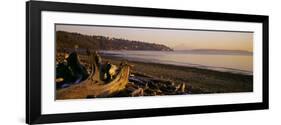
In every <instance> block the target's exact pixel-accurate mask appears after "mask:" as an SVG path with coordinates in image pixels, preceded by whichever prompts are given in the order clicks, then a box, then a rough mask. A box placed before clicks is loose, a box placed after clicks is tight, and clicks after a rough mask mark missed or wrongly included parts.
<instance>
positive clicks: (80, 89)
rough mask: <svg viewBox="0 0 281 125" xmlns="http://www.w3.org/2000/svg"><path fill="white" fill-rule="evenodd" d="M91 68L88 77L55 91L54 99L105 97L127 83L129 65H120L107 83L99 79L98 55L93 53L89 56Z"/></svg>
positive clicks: (119, 89) (121, 88) (122, 87)
mask: <svg viewBox="0 0 281 125" xmlns="http://www.w3.org/2000/svg"><path fill="white" fill-rule="evenodd" d="M89 61H90V64H91V67H92V70H91V73H90V75H89V77H88V78H87V79H86V80H84V81H82V82H81V83H79V84H75V85H72V86H70V87H68V88H64V89H60V90H58V91H57V92H56V99H82V98H87V97H107V96H112V95H113V94H115V93H117V92H119V91H121V90H123V89H124V88H125V86H126V85H127V83H128V78H129V74H130V66H129V65H127V64H122V65H120V71H119V72H118V73H117V75H116V76H115V77H114V79H112V80H110V81H109V82H108V83H105V81H103V80H101V74H100V68H99V67H100V62H101V60H100V57H99V56H98V55H97V54H96V53H94V54H91V55H90V58H89Z"/></svg>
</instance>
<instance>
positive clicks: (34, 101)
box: [26, 1, 269, 124]
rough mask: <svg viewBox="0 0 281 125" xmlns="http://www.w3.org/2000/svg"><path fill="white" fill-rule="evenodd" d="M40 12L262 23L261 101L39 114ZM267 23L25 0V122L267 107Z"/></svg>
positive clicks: (257, 18) (256, 18) (222, 15)
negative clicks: (26, 0)
mask: <svg viewBox="0 0 281 125" xmlns="http://www.w3.org/2000/svg"><path fill="white" fill-rule="evenodd" d="M41 11H60V12H79V13H99V14H114V15H133V16H148V17H169V18H181V19H207V20H220V21H241V22H257V23H262V30H263V31H262V42H263V43H262V44H263V54H262V56H263V57H262V59H263V67H262V69H263V73H262V75H263V78H262V79H263V81H262V83H263V85H262V87H263V91H262V92H263V94H262V95H263V99H262V102H260V103H241V104H225V105H209V106H208V105H206V106H192V107H169V108H154V109H137V110H120V111H102V112H86V113H69V114H50V115H43V114H42V113H41ZM268 25H269V19H268V16H264V15H247V14H229V13H216V12H199V11H183V10H168V9H153V8H136V7H120V6H105V5H90V4H77V3H62V2H41V1H28V2H27V3H26V123H27V124H40V123H57V122H73V121H88V120H104V119H120V118H137V117H151V116H168V115H182V114H195V113H213V112H229V111H244V110H258V109H268V108H269V95H268V94H269V89H268V82H269V80H268V76H269V73H268V67H269V64H268V62H269V61H268V60H269V59H268V55H269V53H268V48H269V41H268V40H269V38H268V34H269V32H268Z"/></svg>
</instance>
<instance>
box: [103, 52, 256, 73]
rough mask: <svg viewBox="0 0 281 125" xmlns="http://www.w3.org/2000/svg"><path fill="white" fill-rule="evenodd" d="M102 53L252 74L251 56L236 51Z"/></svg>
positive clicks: (125, 57) (130, 58)
mask: <svg viewBox="0 0 281 125" xmlns="http://www.w3.org/2000/svg"><path fill="white" fill-rule="evenodd" d="M100 52H101V53H103V54H106V55H110V56H116V57H121V58H124V59H127V60H132V61H140V62H153V63H161V64H172V65H178V66H192V67H197V68H203V69H212V70H217V71H225V72H235V73H242V74H250V75H251V74H252V72H253V56H252V55H249V54H237V53H233V54H231V53H227V54H226V53H219V52H218V53H212V54H210V53H198V52H192V51H189V52H183V51H173V52H163V51H100Z"/></svg>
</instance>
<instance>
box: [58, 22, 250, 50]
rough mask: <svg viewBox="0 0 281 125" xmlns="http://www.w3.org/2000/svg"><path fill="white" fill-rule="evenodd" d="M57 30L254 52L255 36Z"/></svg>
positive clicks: (184, 46)
mask: <svg viewBox="0 0 281 125" xmlns="http://www.w3.org/2000/svg"><path fill="white" fill-rule="evenodd" d="M56 30H57V31H68V32H77V33H81V34H86V35H102V36H108V37H115V38H124V39H128V40H139V41H144V42H150V43H159V44H164V45H167V46H169V47H171V48H173V49H175V50H187V49H225V50H246V51H250V52H252V51H253V33H242V32H218V31H195V30H171V29H146V28H125V27H102V26H81V25H56Z"/></svg>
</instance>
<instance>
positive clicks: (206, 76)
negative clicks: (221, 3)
mask: <svg viewBox="0 0 281 125" xmlns="http://www.w3.org/2000/svg"><path fill="white" fill-rule="evenodd" d="M55 42H56V43H55V46H56V48H55V54H56V55H55V63H56V64H55V71H56V74H55V87H56V88H55V99H56V100H65V99H93V98H113V97H141V96H169V95H170V96H171V95H186V96H188V95H193V94H218V93H220V94H224V93H242V92H253V32H242V31H241V32H238V31H215V30H203V29H200V30H194V29H168V28H146V27H121V26H97V25H76V24H75V25H74V24H56V25H55Z"/></svg>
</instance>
